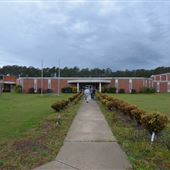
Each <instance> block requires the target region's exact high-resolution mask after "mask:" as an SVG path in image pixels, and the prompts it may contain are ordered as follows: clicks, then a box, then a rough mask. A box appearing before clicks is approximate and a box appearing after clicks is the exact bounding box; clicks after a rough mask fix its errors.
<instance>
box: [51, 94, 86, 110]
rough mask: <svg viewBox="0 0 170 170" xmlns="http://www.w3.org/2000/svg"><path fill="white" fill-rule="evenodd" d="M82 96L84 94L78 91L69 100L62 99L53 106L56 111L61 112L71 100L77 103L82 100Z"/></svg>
mask: <svg viewBox="0 0 170 170" xmlns="http://www.w3.org/2000/svg"><path fill="white" fill-rule="evenodd" d="M82 96H83V94H82V93H77V94H75V95H73V96H72V97H69V98H68V99H67V100H62V101H59V102H56V103H54V104H52V105H51V107H52V108H53V109H54V110H55V111H56V112H59V111H60V110H62V109H65V108H66V107H67V106H68V105H69V103H71V102H74V104H76V103H77V102H78V101H79V100H81V98H82Z"/></svg>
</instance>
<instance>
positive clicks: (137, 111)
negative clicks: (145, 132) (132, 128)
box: [131, 108, 146, 125]
mask: <svg viewBox="0 0 170 170" xmlns="http://www.w3.org/2000/svg"><path fill="white" fill-rule="evenodd" d="M145 113H146V112H145V111H144V110H142V109H138V108H136V109H133V110H132V111H131V114H132V115H133V117H134V118H135V120H136V122H137V124H138V125H141V117H142V115H144V114H145Z"/></svg>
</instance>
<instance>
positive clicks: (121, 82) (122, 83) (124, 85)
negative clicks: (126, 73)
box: [118, 79, 129, 93]
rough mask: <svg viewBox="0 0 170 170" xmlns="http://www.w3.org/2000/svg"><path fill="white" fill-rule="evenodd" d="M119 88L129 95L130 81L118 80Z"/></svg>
mask: <svg viewBox="0 0 170 170" xmlns="http://www.w3.org/2000/svg"><path fill="white" fill-rule="evenodd" d="M118 87H119V89H124V90H125V93H129V79H125V80H121V79H118Z"/></svg>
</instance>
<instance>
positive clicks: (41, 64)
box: [41, 60, 43, 96]
mask: <svg viewBox="0 0 170 170" xmlns="http://www.w3.org/2000/svg"><path fill="white" fill-rule="evenodd" d="M41 96H43V60H41Z"/></svg>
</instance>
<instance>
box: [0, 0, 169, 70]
mask: <svg viewBox="0 0 170 170" xmlns="http://www.w3.org/2000/svg"><path fill="white" fill-rule="evenodd" d="M59 58H60V62H61V67H65V66H68V67H74V66H78V67H80V68H85V67H88V68H94V67H100V68H111V69H113V70H125V69H130V70H132V69H138V68H145V69H151V68H155V67H158V66H170V0H169V1H167V0H166V1H164V0H160V1H158V0H157V1H155V0H145V1H144V0H143V1H141V0H140V1H138V0H135V1H132V0H131V1H130V0H129V1H128V0H126V1H121V0H119V1H107V0H102V1H98V0H71V1H66V0H62V1H55V0H53V1H47V0H46V1H45V0H42V1H39V0H38V1H37V0H32V1H31V0H30V1H28V0H27V1H26V0H25V1H24V0H20V1H15V0H4V1H3V0H0V67H2V66H4V65H14V64H17V65H25V66H35V67H40V66H41V59H43V60H44V66H45V67H52V66H57V65H58V60H59Z"/></svg>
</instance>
